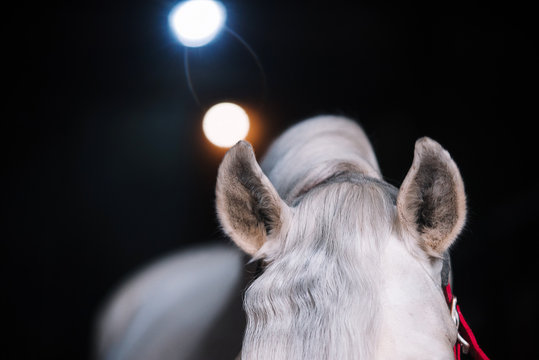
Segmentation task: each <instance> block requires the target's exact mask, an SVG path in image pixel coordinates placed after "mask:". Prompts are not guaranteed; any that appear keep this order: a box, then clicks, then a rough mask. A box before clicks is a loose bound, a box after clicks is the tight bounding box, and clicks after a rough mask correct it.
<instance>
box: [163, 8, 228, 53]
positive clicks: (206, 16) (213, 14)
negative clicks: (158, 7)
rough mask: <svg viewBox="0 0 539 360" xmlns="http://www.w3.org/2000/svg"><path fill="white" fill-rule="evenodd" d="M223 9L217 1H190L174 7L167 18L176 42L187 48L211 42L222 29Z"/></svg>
mask: <svg viewBox="0 0 539 360" xmlns="http://www.w3.org/2000/svg"><path fill="white" fill-rule="evenodd" d="M225 19H226V10H225V7H224V6H223V5H222V4H221V3H220V2H217V1H211V0H190V1H185V2H182V3H180V4H178V5H176V6H175V7H174V8H173V9H172V11H171V12H170V15H169V17H168V21H169V24H170V27H171V28H172V30H173V31H174V34H175V35H176V36H177V37H178V40H180V42H181V43H182V44H183V45H185V46H189V47H199V46H203V45H206V44H207V43H209V42H210V41H212V40H213V39H214V38H215V36H216V35H217V34H218V33H219V31H220V30H221V28H222V27H223V25H224V23H225Z"/></svg>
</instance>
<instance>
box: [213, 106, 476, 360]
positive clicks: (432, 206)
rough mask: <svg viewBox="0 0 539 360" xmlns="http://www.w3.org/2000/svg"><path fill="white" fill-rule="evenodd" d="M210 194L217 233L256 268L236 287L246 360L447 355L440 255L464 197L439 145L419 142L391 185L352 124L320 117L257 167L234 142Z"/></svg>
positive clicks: (293, 131)
mask: <svg viewBox="0 0 539 360" xmlns="http://www.w3.org/2000/svg"><path fill="white" fill-rule="evenodd" d="M216 195H217V196H216V207H217V214H218V216H219V220H220V223H221V225H222V227H223V230H224V231H225V233H227V234H228V235H229V236H230V238H231V239H232V240H233V241H234V242H235V243H236V245H238V246H239V247H240V248H241V249H242V250H244V251H245V252H246V253H248V254H249V255H251V256H252V257H253V259H257V260H260V261H261V262H262V263H263V264H264V271H263V272H262V274H261V275H260V276H259V277H258V278H256V279H255V280H254V281H253V283H252V284H251V285H250V287H249V288H248V289H247V291H246V293H245V298H244V308H245V311H246V314H247V328H246V332H245V336H244V341H243V348H242V353H241V358H242V359H249V360H251V359H257V360H264V359H272V360H275V359H309V360H317V359H387V358H402V359H405V358H406V359H430V358H436V359H450V358H451V356H452V346H453V344H454V343H455V341H456V329H455V327H454V324H453V323H452V320H451V317H450V315H449V311H448V309H447V304H446V303H445V300H444V297H443V294H442V291H441V269H442V257H443V256H444V253H445V252H446V251H447V249H448V247H449V246H450V245H451V244H452V243H453V241H454V240H455V238H456V237H457V235H458V234H459V232H460V231H461V229H462V226H463V224H464V219H465V213H466V204H465V202H466V201H465V194H464V186H463V183H462V179H461V177H460V173H459V171H458V168H457V167H456V165H455V163H454V162H453V160H452V159H451V157H450V156H449V154H448V153H447V151H445V150H444V149H443V148H442V147H441V146H440V145H439V144H438V143H436V142H435V141H433V140H431V139H428V138H422V139H419V140H418V141H417V142H416V145H415V152H414V160H413V163H412V167H411V168H410V170H409V172H408V174H407V176H406V177H405V180H404V182H403V184H402V185H401V187H400V189H397V188H395V187H393V186H392V185H390V184H388V183H386V182H385V181H384V180H383V179H382V176H381V174H380V170H379V167H378V162H377V160H376V157H375V155H374V151H373V149H372V146H371V144H370V142H369V140H368V139H367V137H366V135H365V133H364V132H363V130H362V129H361V127H359V126H358V125H357V124H356V123H355V122H353V121H351V120H349V119H346V118H342V117H335V116H320V117H317V118H314V119H310V120H306V121H304V122H302V123H299V124H298V125H295V126H293V127H292V128H290V129H289V130H287V131H286V132H285V133H284V134H283V135H281V136H280V137H279V138H278V139H277V140H276V141H275V143H274V144H273V145H272V146H271V147H270V149H269V151H268V153H267V155H266V157H265V158H264V160H263V161H262V165H261V166H259V165H258V163H257V161H256V158H255V156H254V152H253V149H252V147H251V146H250V145H249V144H248V143H246V142H240V143H238V144H237V145H235V146H234V147H233V148H232V149H231V150H229V152H228V153H227V154H226V155H225V157H224V159H223V161H222V163H221V166H220V168H219V174H218V178H217V186H216Z"/></svg>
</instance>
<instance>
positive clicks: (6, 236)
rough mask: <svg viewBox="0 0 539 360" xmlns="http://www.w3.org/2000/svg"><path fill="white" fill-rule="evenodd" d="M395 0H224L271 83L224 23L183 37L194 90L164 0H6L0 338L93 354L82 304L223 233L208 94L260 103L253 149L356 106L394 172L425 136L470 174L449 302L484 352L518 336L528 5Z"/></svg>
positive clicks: (532, 210) (527, 207)
mask: <svg viewBox="0 0 539 360" xmlns="http://www.w3.org/2000/svg"><path fill="white" fill-rule="evenodd" d="M395 3H397V4H392V3H389V2H372V3H371V2H366V3H365V2H349V1H331V2H304V3H299V2H276V1H269V0H268V1H266V0H263V1H262V0H259V1H232V0H231V1H227V2H225V5H226V6H227V8H228V20H227V24H228V26H229V27H230V28H231V29H233V30H234V31H235V32H237V33H238V34H240V35H241V36H243V38H244V39H245V41H247V42H248V43H249V44H250V45H251V47H252V49H253V50H254V51H255V52H256V53H257V54H258V57H259V59H260V61H261V64H262V65H263V68H264V71H265V76H266V83H267V88H266V89H265V90H264V87H263V82H262V80H261V74H260V72H259V70H258V69H257V67H256V63H255V62H254V60H253V57H251V56H250V54H249V52H248V51H247V50H246V49H245V48H244V47H242V45H241V43H240V42H238V41H237V40H235V39H234V37H233V36H231V35H230V34H229V33H227V32H224V33H222V34H221V36H220V37H219V38H218V40H217V41H216V42H214V43H212V44H211V45H209V46H207V47H205V48H201V49H198V50H193V51H190V54H189V60H190V63H191V65H192V67H191V71H192V72H191V75H192V79H193V86H194V88H195V90H196V91H197V94H198V96H199V98H200V105H198V104H197V102H196V101H195V99H194V97H193V96H192V94H191V93H190V92H189V89H188V86H187V82H186V76H185V74H184V68H183V56H184V49H183V48H182V47H181V46H180V45H179V44H178V43H177V42H176V41H175V40H174V38H173V37H172V35H171V33H170V31H169V29H168V25H167V14H168V11H169V10H170V9H171V7H172V6H173V5H174V3H172V2H168V1H162V0H161V1H133V0H132V1H97V2H65V3H62V2H61V1H60V2H39V3H22V2H17V5H16V6H15V8H11V9H7V8H6V9H4V11H3V15H4V16H3V27H4V36H3V55H2V58H3V60H4V65H3V69H2V70H3V73H4V75H3V76H4V78H5V79H6V80H5V81H3V85H4V86H3V87H4V95H3V99H4V102H5V105H4V106H3V108H4V112H5V115H4V116H3V120H2V125H1V126H2V129H1V135H2V158H3V161H2V178H3V180H4V185H3V186H2V190H3V191H2V193H3V195H2V199H1V202H2V239H1V256H2V262H1V266H2V273H1V274H2V302H4V303H5V305H3V306H2V308H3V310H4V311H3V312H4V313H5V316H2V318H3V319H7V321H2V327H3V330H4V333H6V331H7V337H5V336H4V339H3V340H4V341H6V344H5V345H4V346H2V350H0V357H2V358H4V359H19V358H20V359H23V358H33V359H37V358H40V359H45V358H47V359H48V358H51V359H74V358H83V359H84V358H87V357H88V354H89V353H90V344H91V329H92V321H93V318H94V315H95V312H96V310H97V308H98V306H99V305H100V304H101V303H102V301H103V300H104V298H105V297H106V295H107V294H109V292H110V291H111V289H113V288H114V286H116V285H117V284H118V283H119V282H120V281H121V280H122V279H124V278H125V277H126V276H127V275H128V274H130V273H131V272H132V271H134V270H136V269H137V268H139V267H140V266H142V265H144V264H146V263H148V262H149V261H151V260H154V259H156V258H158V257H160V256H163V255H165V254H168V253H170V252H172V251H175V250H177V249H181V248H183V247H186V246H190V245H193V244H200V243H204V242H207V241H210V240H212V239H217V238H219V237H220V233H219V231H218V227H217V223H216V220H215V216H214V209H213V201H214V199H213V188H214V183H215V175H216V169H217V166H218V164H219V161H220V158H221V157H222V155H223V153H222V151H221V152H220V151H216V150H215V149H214V148H212V146H211V145H210V144H209V143H208V142H207V141H206V140H204V139H203V136H202V134H201V117H202V114H203V111H204V109H205V108H206V107H207V106H208V105H210V104H211V103H212V102H214V101H217V100H233V101H236V102H238V103H240V104H242V105H244V106H246V107H247V108H249V109H250V111H251V112H252V114H254V115H255V116H256V118H257V119H258V124H259V126H258V130H257V136H256V139H255V140H253V142H254V146H255V149H256V151H257V153H258V154H261V153H263V151H264V149H265V148H266V146H267V145H268V141H269V140H270V139H272V138H274V137H275V136H276V135H277V134H278V133H279V132H280V131H282V130H283V129H284V128H286V127H287V126H289V125H291V124H293V123H294V122H296V121H298V120H301V119H303V118H306V117H309V116H312V115H316V114H320V113H334V114H343V115H347V116H350V117H353V118H355V119H358V120H359V121H360V122H361V124H362V125H363V126H364V128H365V130H366V132H367V133H368V134H369V136H370V137H371V139H372V142H373V145H374V147H375V149H376V151H377V154H378V158H379V162H380V164H381V168H382V171H383V173H384V175H385V176H386V178H387V180H388V181H389V182H391V183H393V184H395V185H399V184H400V182H401V181H402V179H403V178H404V176H405V174H406V172H407V170H408V168H409V166H410V164H411V160H412V155H413V144H414V141H415V140H416V139H417V138H418V137H421V136H424V135H427V136H430V137H432V138H434V139H436V140H438V141H439V142H440V143H441V144H442V145H443V146H444V147H446V148H447V149H448V150H449V151H450V152H451V154H452V156H453V157H454V159H455V160H456V162H457V164H458V165H459V167H460V169H461V172H462V175H463V178H464V181H465V185H466V190H467V194H468V205H469V218H468V223H467V227H466V229H465V231H464V233H463V234H462V236H461V237H460V240H459V241H458V243H457V244H456V245H455V246H454V248H453V265H454V274H455V292H456V293H457V294H458V296H459V300H460V303H461V307H462V308H463V311H464V312H465V314H466V315H467V318H468V321H469V322H470V323H471V325H472V327H473V329H474V331H475V332H476V335H477V336H478V339H479V341H480V344H482V346H483V347H484V350H485V351H486V352H487V354H490V355H491V356H492V357H493V358H514V359H517V358H524V357H525V355H527V354H531V353H532V348H533V346H534V343H533V341H534V340H535V336H536V334H535V333H534V330H535V327H534V326H532V321H536V320H537V319H538V316H537V315H538V314H537V306H536V296H535V293H536V291H535V285H536V284H537V277H536V276H534V273H535V272H536V270H535V268H536V265H535V263H536V258H537V252H536V251H535V250H534V247H535V243H536V241H537V235H536V232H535V231H533V227H534V226H536V225H537V222H538V221H537V220H538V211H537V202H538V200H539V197H538V190H537V175H535V172H536V170H535V166H536V164H537V160H536V159H537V157H536V155H537V151H536V148H537V147H536V141H535V139H536V135H535V127H534V126H536V125H535V124H534V123H535V122H536V120H537V118H538V117H537V111H536V103H537V91H536V86H537V70H536V66H537V55H536V53H535V50H534V41H536V39H535V38H534V37H532V30H533V26H532V25H533V22H535V21H536V20H535V19H533V18H532V17H531V16H530V15H531V12H530V10H529V9H525V8H521V7H520V6H519V5H517V4H516V3H505V4H504V5H495V4H494V3H491V2H485V3H480V2H474V1H467V2H464V3H462V4H458V3H455V2H439V3H438V5H432V4H431V5H429V6H427V7H423V6H421V7H419V6H417V5H414V6H410V5H409V4H405V3H406V2H395ZM6 60H7V61H6ZM253 139H254V138H253ZM223 241H224V240H223ZM533 353H536V351H533Z"/></svg>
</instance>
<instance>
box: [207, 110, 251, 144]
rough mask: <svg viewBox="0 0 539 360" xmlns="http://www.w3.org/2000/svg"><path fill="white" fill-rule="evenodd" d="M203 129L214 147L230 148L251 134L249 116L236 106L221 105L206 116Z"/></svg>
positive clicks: (209, 111)
mask: <svg viewBox="0 0 539 360" xmlns="http://www.w3.org/2000/svg"><path fill="white" fill-rule="evenodd" d="M202 129H203V131H204V135H206V137H207V138H208V140H209V141H211V142H212V143H213V144H214V145H216V146H219V147H225V148H228V147H231V146H233V145H234V144H236V143H237V142H238V141H240V140H243V139H245V137H246V136H247V134H248V133H249V116H248V115H247V113H246V112H245V110H243V109H242V108H241V107H240V106H238V105H236V104H233V103H219V104H217V105H214V106H212V107H211V108H210V109H209V110H208V111H207V112H206V115H204V120H203V121H202Z"/></svg>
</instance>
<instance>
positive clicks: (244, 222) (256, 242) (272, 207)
mask: <svg viewBox="0 0 539 360" xmlns="http://www.w3.org/2000/svg"><path fill="white" fill-rule="evenodd" d="M283 205H284V203H283V202H282V200H281V198H280V197H279V195H278V194H277V191H276V190H275V188H274V187H273V185H272V184H271V183H270V181H269V179H268V178H267V177H266V176H265V175H264V174H263V172H262V170H261V169H260V166H259V165H258V163H257V162H256V158H255V155H254V152H253V149H252V147H251V145H250V144H249V143H247V142H245V141H240V142H239V143H238V144H236V145H235V146H234V147H233V148H231V149H230V150H229V151H228V152H227V154H226V155H225V157H224V159H223V161H222V163H221V166H220V167H219V173H218V176H217V186H216V206H217V215H218V217H219V220H220V223H221V225H222V227H223V230H224V231H225V233H226V234H227V235H228V236H229V237H230V238H231V239H232V240H233V241H234V242H235V243H236V244H237V245H238V246H239V247H240V248H241V249H242V250H244V251H245V252H246V253H248V254H251V255H254V254H255V253H256V252H257V251H258V249H260V247H261V246H262V245H263V244H264V242H265V241H266V240H267V238H268V236H271V235H272V234H273V233H274V232H278V231H279V230H280V227H281V225H282V224H281V216H282V211H283Z"/></svg>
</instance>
